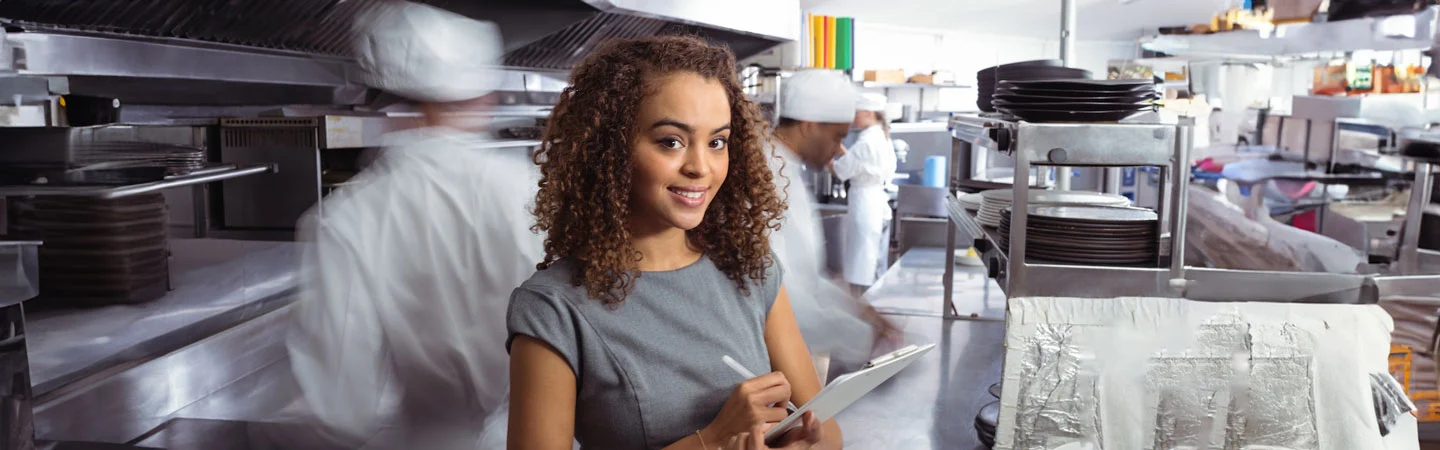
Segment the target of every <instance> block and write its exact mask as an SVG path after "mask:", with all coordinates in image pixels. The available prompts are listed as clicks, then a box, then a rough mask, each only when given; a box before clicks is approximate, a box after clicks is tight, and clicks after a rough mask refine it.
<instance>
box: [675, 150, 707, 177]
mask: <svg viewBox="0 0 1440 450" xmlns="http://www.w3.org/2000/svg"><path fill="white" fill-rule="evenodd" d="M705 150H706V149H690V151H688V152H686V153H685V164H684V165H683V166H681V167H680V170H681V172H683V173H684V174H685V176H687V177H690V178H703V177H705V176H708V175H710V158H711V156H709V154H708V153H709V152H706V151H705Z"/></svg>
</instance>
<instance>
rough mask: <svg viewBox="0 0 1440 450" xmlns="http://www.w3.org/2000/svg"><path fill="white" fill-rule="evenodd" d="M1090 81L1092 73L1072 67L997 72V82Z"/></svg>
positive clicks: (1016, 69) (1017, 69) (1002, 70)
mask: <svg viewBox="0 0 1440 450" xmlns="http://www.w3.org/2000/svg"><path fill="white" fill-rule="evenodd" d="M1054 79H1065V80H1070V79H1074V80H1088V79H1090V71H1088V70H1085V69H1076V68H1071V67H1036V68H1015V69H1000V70H998V71H996V72H995V80H996V81H997V82H1004V81H1021V80H1054Z"/></svg>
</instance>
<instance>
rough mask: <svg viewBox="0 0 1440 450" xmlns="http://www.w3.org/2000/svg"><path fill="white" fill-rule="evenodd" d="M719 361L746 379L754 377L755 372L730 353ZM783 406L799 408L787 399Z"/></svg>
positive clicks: (793, 409)
mask: <svg viewBox="0 0 1440 450" xmlns="http://www.w3.org/2000/svg"><path fill="white" fill-rule="evenodd" d="M720 361H723V362H724V363H725V365H727V366H730V370H734V371H735V373H738V374H740V376H742V377H745V379H746V380H749V379H751V378H755V374H754V373H753V372H750V369H746V368H745V366H742V365H740V361H736V360H735V358H731V357H730V355H725V356H724V357H722V358H720ZM785 406H788V407H790V410H791V411H799V410H800V408H799V407H796V406H795V403H793V402H791V401H789V400H786V401H785Z"/></svg>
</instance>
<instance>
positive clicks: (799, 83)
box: [780, 69, 855, 123]
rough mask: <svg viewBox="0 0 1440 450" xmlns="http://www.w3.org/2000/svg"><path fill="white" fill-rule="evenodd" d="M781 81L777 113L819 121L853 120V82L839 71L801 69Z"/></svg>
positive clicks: (782, 115)
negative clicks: (778, 110) (778, 111)
mask: <svg viewBox="0 0 1440 450" xmlns="http://www.w3.org/2000/svg"><path fill="white" fill-rule="evenodd" d="M781 84H782V85H783V86H784V88H783V89H782V90H781V92H780V117H784V118H788V119H795V120H799V121H804V122H821V123H850V122H851V121H853V120H855V83H853V82H851V81H850V78H849V77H847V76H845V74H843V73H841V72H839V71H835V70H824V69H810V70H802V71H799V72H796V73H795V75H792V76H791V77H790V78H786V79H785V80H784V81H782V82H781Z"/></svg>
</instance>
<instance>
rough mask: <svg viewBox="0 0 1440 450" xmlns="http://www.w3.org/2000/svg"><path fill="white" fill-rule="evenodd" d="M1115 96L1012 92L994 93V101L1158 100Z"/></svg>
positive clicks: (1149, 94) (1147, 95)
mask: <svg viewBox="0 0 1440 450" xmlns="http://www.w3.org/2000/svg"><path fill="white" fill-rule="evenodd" d="M1115 94H1116V95H1095V96H1073V97H1066V96H1062V95H1033V94H1024V93H1015V92H1012V91H1000V92H994V96H993V97H994V99H995V100H1004V101H1007V102H1010V103H1065V102H1086V103H1137V102H1141V101H1145V100H1154V99H1157V98H1159V97H1160V96H1159V95H1156V94H1155V91H1136V92H1120V93H1115Z"/></svg>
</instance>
